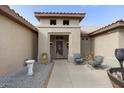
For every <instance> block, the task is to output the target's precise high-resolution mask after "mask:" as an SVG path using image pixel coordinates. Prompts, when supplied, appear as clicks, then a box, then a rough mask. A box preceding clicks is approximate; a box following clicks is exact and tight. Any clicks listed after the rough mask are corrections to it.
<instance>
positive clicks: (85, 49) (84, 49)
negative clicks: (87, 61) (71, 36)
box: [81, 36, 92, 57]
mask: <svg viewBox="0 0 124 93" xmlns="http://www.w3.org/2000/svg"><path fill="white" fill-rule="evenodd" d="M86 38H87V39H88V40H86ZM91 52H92V51H91V38H90V37H84V36H82V37H81V55H82V56H83V57H86V56H87V55H88V54H90V53H91Z"/></svg>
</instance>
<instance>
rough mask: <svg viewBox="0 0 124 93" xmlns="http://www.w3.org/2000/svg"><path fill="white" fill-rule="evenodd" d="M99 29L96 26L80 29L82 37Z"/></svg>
mask: <svg viewBox="0 0 124 93" xmlns="http://www.w3.org/2000/svg"><path fill="white" fill-rule="evenodd" d="M98 28H100V27H96V26H82V27H81V34H83V35H87V34H89V33H91V32H93V31H95V30H97V29H98Z"/></svg>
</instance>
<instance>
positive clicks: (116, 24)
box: [89, 19, 124, 36]
mask: <svg viewBox="0 0 124 93" xmlns="http://www.w3.org/2000/svg"><path fill="white" fill-rule="evenodd" d="M118 27H124V21H123V20H122V19H120V20H118V21H116V22H113V23H112V24H109V25H107V26H104V27H102V28H100V29H97V30H95V31H94V32H91V33H89V35H91V36H93V35H97V34H101V33H104V32H108V31H110V30H112V29H116V28H118Z"/></svg>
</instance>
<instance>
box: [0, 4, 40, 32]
mask: <svg viewBox="0 0 124 93" xmlns="http://www.w3.org/2000/svg"><path fill="white" fill-rule="evenodd" d="M0 14H3V15H4V16H7V17H8V18H10V19H12V20H13V21H15V22H17V23H19V24H21V25H23V26H25V27H27V28H29V29H31V30H33V31H35V32H38V29H37V28H36V27H35V26H33V25H32V24H31V23H30V22H28V21H27V20H26V19H25V18H23V17H22V16H21V15H19V14H18V13H16V12H15V11H14V10H13V9H10V8H9V6H7V5H0Z"/></svg>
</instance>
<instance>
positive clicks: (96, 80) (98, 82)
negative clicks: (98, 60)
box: [47, 60, 112, 88]
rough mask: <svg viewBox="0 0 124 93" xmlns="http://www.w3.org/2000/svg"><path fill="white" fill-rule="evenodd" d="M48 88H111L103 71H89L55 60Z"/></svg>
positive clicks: (84, 66)
mask: <svg viewBox="0 0 124 93" xmlns="http://www.w3.org/2000/svg"><path fill="white" fill-rule="evenodd" d="M47 87H48V88H111V87H112V85H111V83H110V81H109V78H108V76H107V73H106V71H105V70H102V69H99V70H95V69H93V70H92V69H90V68H89V67H88V65H75V64H74V63H69V62H67V61H66V60H55V65H54V68H53V71H52V74H51V77H50V80H49V83H48V86H47Z"/></svg>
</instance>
